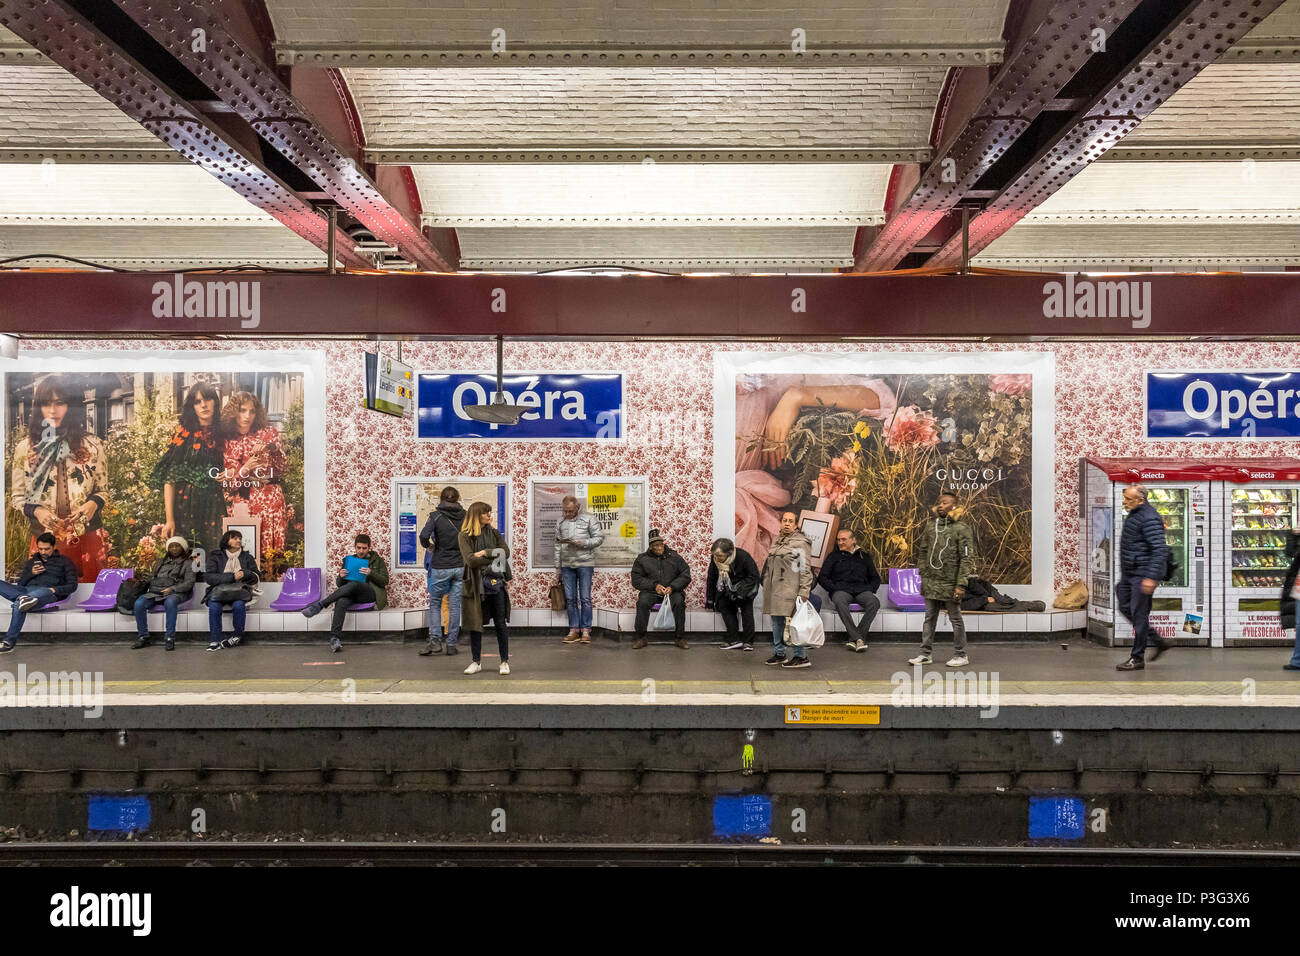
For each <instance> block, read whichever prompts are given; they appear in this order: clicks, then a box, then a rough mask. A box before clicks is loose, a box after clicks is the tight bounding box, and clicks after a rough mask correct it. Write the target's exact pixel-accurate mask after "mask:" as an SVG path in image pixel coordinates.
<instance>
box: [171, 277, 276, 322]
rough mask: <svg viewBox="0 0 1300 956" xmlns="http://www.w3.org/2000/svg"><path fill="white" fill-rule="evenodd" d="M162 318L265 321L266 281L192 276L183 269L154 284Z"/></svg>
mask: <svg viewBox="0 0 1300 956" xmlns="http://www.w3.org/2000/svg"><path fill="white" fill-rule="evenodd" d="M151 291H152V292H153V296H154V299H153V314H154V317H155V318H158V319H182V318H183V319H239V320H240V322H239V325H240V327H241V328H245V329H255V328H257V327H258V326H259V325H261V324H262V283H261V282H260V281H259V280H257V279H229V280H225V281H222V280H219V279H205V280H203V281H199V280H198V279H191V280H190V281H188V282H186V281H185V276H183V275H181V274H180V273H179V272H178V273H176V274H175V275H174V276H172V281H171V282H155V283H154V284H153V289H152V290H151Z"/></svg>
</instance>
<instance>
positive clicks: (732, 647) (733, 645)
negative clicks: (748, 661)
mask: <svg viewBox="0 0 1300 956" xmlns="http://www.w3.org/2000/svg"><path fill="white" fill-rule="evenodd" d="M744 646H745V645H744V644H742V643H741V642H740V641H728V642H726V643H725V644H723V645H722V649H723V650H724V651H738V650H740V649H741V648H742V647H744Z"/></svg>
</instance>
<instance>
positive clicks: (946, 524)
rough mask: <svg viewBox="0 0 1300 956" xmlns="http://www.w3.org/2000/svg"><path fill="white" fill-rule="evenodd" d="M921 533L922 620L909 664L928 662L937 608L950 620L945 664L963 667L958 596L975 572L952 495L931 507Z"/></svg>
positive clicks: (969, 537)
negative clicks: (949, 650)
mask: <svg viewBox="0 0 1300 956" xmlns="http://www.w3.org/2000/svg"><path fill="white" fill-rule="evenodd" d="M932 510H933V512H934V517H933V518H931V519H930V520H929V521H927V522H926V525H925V532H924V533H923V534H922V535H921V547H920V548H919V550H918V551H917V562H918V563H919V564H920V572H921V596H922V597H924V598H925V621H924V622H923V623H922V625H921V653H920V654H918V655H916V657H913V658H911V659H910V660H909V661H908V662H907V663H909V664H929V663H932V658H931V656H930V655H931V653H932V652H933V650H934V628H935V625H936V624H937V623H938V621H939V611H940V610H946V611H947V612H948V619H949V620H951V621H952V658H951V659H950V660H949V661H948V666H949V667H965V666H966V665H967V664H969V663H970V660H969V659H968V658H967V657H966V622H965V621H963V620H962V616H961V599H962V598H964V597H965V596H966V579H967V578H969V577H970V576H971V575H972V574H974V573H975V536H974V535H973V534H971V530H970V527H969V526H968V525H967V524H966V522H964V521H962V520H961V519H960V514H961V512H960V511H958V509H957V498H956V496H955V495H950V494H947V493H944V494H942V495H940V496H939V503H938V504H936V505H935V506H934V508H933V509H932Z"/></svg>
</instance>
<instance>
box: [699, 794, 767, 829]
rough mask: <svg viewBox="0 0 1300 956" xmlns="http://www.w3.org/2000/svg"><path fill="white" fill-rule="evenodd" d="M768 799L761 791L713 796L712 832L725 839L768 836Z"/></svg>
mask: <svg viewBox="0 0 1300 956" xmlns="http://www.w3.org/2000/svg"><path fill="white" fill-rule="evenodd" d="M771 834H772V800H771V798H770V797H766V796H764V795H763V794H761V793H747V794H744V795H734V794H733V795H721V794H720V795H719V796H716V797H714V798H713V835H714V836H716V837H723V838H725V839H735V838H737V837H739V838H742V839H743V838H748V839H757V838H758V837H765V836H771Z"/></svg>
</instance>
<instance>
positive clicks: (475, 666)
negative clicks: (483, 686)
mask: <svg viewBox="0 0 1300 956" xmlns="http://www.w3.org/2000/svg"><path fill="white" fill-rule="evenodd" d="M482 669H483V665H482V664H480V663H479V662H478V661H470V662H469V667H467V668H465V673H466V674H477V673H478V672H479V671H481V670H482Z"/></svg>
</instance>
